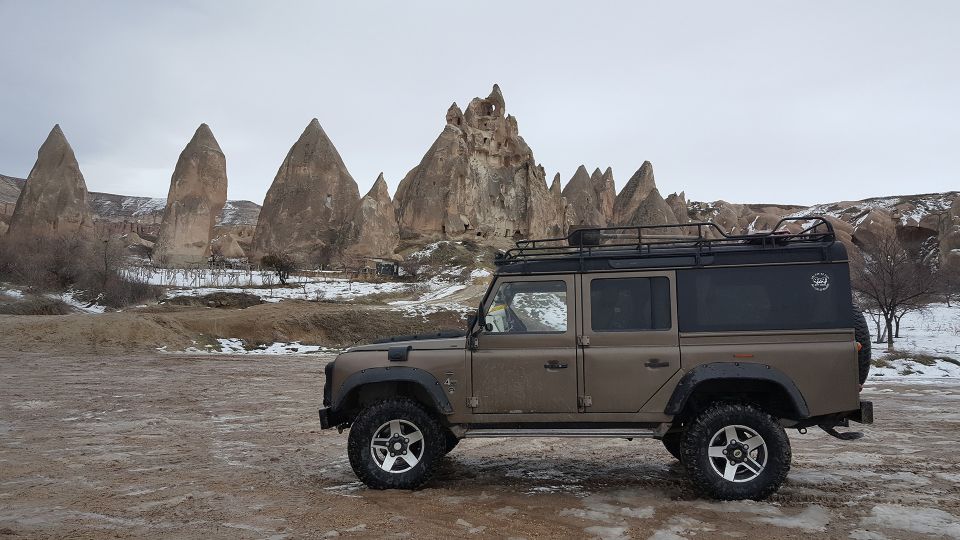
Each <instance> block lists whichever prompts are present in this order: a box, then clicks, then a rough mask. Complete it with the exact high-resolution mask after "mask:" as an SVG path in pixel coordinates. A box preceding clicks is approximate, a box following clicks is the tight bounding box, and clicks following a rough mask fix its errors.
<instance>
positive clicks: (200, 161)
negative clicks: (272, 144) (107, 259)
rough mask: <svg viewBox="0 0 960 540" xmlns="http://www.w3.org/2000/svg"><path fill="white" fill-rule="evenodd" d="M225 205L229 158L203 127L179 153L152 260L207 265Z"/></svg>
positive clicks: (207, 128)
mask: <svg viewBox="0 0 960 540" xmlns="http://www.w3.org/2000/svg"><path fill="white" fill-rule="evenodd" d="M226 202H227V161H226V157H225V156H224V155H223V151H222V150H221V149H220V145H219V144H218V143H217V139H216V138H215V137H214V136H213V132H212V131H210V127H209V126H207V125H206V124H201V125H200V127H199V128H197V131H196V133H194V134H193V138H192V139H190V142H189V143H187V146H186V147H185V148H184V149H183V152H181V153H180V158H179V159H178V160H177V166H176V168H174V170H173V176H172V177H171V178H170V191H169V194H168V195H167V202H166V208H165V209H164V211H163V220H162V221H161V223H160V233H159V235H158V238H157V241H156V243H155V245H154V251H153V259H154V260H155V261H158V262H160V263H161V264H170V265H174V266H183V265H193V264H203V263H205V262H206V261H207V258H208V257H209V256H210V240H211V239H212V235H213V228H214V225H216V222H217V217H218V216H219V215H220V212H221V211H222V210H223V206H224V204H226Z"/></svg>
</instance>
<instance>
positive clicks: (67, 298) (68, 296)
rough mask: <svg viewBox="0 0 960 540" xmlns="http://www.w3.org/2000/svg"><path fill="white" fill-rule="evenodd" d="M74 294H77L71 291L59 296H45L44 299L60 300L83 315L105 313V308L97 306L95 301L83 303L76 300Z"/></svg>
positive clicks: (52, 294)
mask: <svg viewBox="0 0 960 540" xmlns="http://www.w3.org/2000/svg"><path fill="white" fill-rule="evenodd" d="M76 294H77V293H76V291H72V290H71V291H67V292H64V293H60V294H55V293H51V294H48V295H46V297H47V298H51V299H53V300H60V301H61V302H63V303H64V304H67V305H68V306H70V307H72V308H74V309H77V310H79V311H82V312H84V313H103V312H104V311H106V308H105V307H104V306H101V305H100V304H98V303H97V302H96V301H94V302H84V301H82V300H77V298H76V296H75V295H76ZM97 300H100V299H99V298H97Z"/></svg>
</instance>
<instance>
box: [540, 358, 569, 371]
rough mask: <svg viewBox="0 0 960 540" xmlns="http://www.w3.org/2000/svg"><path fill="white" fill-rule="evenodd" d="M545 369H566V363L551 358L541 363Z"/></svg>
mask: <svg viewBox="0 0 960 540" xmlns="http://www.w3.org/2000/svg"><path fill="white" fill-rule="evenodd" d="M543 367H545V368H547V369H566V367H567V365H566V364H562V363H560V362H559V361H558V360H551V361H549V362H547V363H546V364H544V365H543Z"/></svg>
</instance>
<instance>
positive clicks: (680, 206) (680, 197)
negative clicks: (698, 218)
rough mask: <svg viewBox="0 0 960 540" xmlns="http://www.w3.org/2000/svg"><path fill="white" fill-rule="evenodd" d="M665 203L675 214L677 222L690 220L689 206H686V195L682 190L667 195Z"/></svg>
mask: <svg viewBox="0 0 960 540" xmlns="http://www.w3.org/2000/svg"><path fill="white" fill-rule="evenodd" d="M667 205H668V206H669V207H670V209H671V210H673V215H675V216H677V223H689V222H690V208H689V207H688V206H687V195H686V193H684V192H682V191H681V192H680V193H671V194H670V195H667Z"/></svg>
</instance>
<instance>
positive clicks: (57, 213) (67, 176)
mask: <svg viewBox="0 0 960 540" xmlns="http://www.w3.org/2000/svg"><path fill="white" fill-rule="evenodd" d="M8 232H9V233H10V234H16V235H29V234H70V235H73V234H80V235H82V236H90V235H92V233H93V220H92V219H91V217H90V208H89V207H88V206H87V184H86V182H84V180H83V174H82V173H81V172H80V165H79V164H78V163H77V158H76V156H75V155H74V154H73V149H72V148H70V143H68V142H67V138H66V137H65V136H64V135H63V131H61V130H60V125H59V124H58V125H55V126H53V129H52V130H51V131H50V134H49V135H48V136H47V140H46V141H44V143H43V145H42V146H40V151H39V152H37V162H36V163H35V164H34V165H33V169H31V170H30V175H29V176H27V182H26V184H24V187H23V190H22V191H21V192H20V197H19V198H18V199H17V205H16V208H14V211H13V215H12V216H11V218H10V230H9V231H8Z"/></svg>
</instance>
